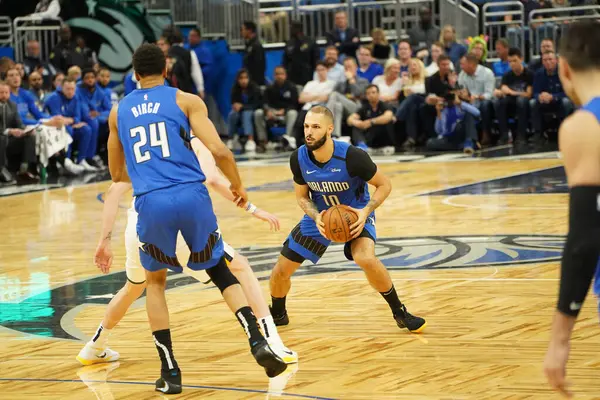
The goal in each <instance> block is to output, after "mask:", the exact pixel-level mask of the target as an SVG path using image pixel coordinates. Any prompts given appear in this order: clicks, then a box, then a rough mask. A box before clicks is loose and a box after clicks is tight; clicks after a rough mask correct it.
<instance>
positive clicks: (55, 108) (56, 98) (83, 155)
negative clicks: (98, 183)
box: [45, 78, 97, 171]
mask: <svg viewBox="0 0 600 400" xmlns="http://www.w3.org/2000/svg"><path fill="white" fill-rule="evenodd" d="M75 88H76V82H75V81H74V80H72V79H69V78H67V79H65V81H64V82H63V84H62V87H61V88H60V89H58V90H57V91H56V92H54V93H52V94H51V95H49V96H48V97H47V98H46V103H45V109H46V110H47V111H48V112H49V113H50V115H52V116H56V117H60V116H61V115H62V120H63V122H64V125H65V127H66V129H67V132H68V133H69V135H71V137H72V138H73V139H76V140H77V141H78V144H79V148H78V153H77V164H78V165H79V166H80V167H82V168H83V169H84V170H85V171H97V169H96V168H94V167H92V166H91V165H89V164H88V163H87V161H86V159H91V158H92V157H93V156H94V154H90V153H89V149H90V148H91V145H90V142H91V138H92V129H91V128H90V127H89V125H88V124H86V123H85V122H83V115H82V114H83V110H82V106H81V104H80V102H79V101H78V98H77V96H76V95H75ZM71 152H72V146H69V150H68V152H67V159H66V160H65V168H67V169H69V168H70V164H71V161H70V160H71Z"/></svg>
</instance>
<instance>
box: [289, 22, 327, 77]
mask: <svg viewBox="0 0 600 400" xmlns="http://www.w3.org/2000/svg"><path fill="white" fill-rule="evenodd" d="M319 57H320V53H319V47H318V46H317V45H316V43H315V42H314V41H313V40H312V39H310V38H308V37H306V36H305V35H304V32H303V31H302V22H300V21H293V22H292V24H291V28H290V40H288V41H287V42H286V44H285V49H284V50H283V60H282V64H283V66H284V68H285V69H286V70H287V71H288V76H289V78H290V80H291V81H292V82H294V83H295V84H296V85H300V86H304V85H306V82H308V81H310V80H311V79H312V76H313V72H314V70H315V68H316V66H317V61H319Z"/></svg>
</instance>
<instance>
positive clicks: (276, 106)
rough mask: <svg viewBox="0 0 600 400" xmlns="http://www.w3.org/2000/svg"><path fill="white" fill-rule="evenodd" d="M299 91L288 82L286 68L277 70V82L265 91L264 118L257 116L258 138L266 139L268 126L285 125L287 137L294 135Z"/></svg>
mask: <svg viewBox="0 0 600 400" xmlns="http://www.w3.org/2000/svg"><path fill="white" fill-rule="evenodd" d="M297 108H298V89H297V88H296V85H295V84H294V83H293V82H292V81H290V80H288V78H287V72H286V70H285V68H284V67H282V66H279V67H277V68H275V80H274V82H273V84H272V85H270V86H268V87H267V89H266V90H265V102H264V118H259V117H260V115H256V116H255V118H256V131H257V136H259V137H263V138H266V137H267V136H268V135H267V126H273V125H275V124H276V123H285V128H286V131H285V132H286V135H287V136H293V135H294V124H295V123H296V118H297V117H298V111H297Z"/></svg>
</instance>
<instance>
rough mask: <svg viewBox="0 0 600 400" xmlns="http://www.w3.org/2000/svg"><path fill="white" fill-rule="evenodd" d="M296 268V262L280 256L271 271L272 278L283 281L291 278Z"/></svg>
mask: <svg viewBox="0 0 600 400" xmlns="http://www.w3.org/2000/svg"><path fill="white" fill-rule="evenodd" d="M295 270H296V267H295V264H294V263H292V261H290V260H288V259H287V258H285V257H279V260H277V264H275V267H273V271H272V272H271V280H275V281H281V280H287V279H290V277H291V276H292V275H293V273H294V271H295Z"/></svg>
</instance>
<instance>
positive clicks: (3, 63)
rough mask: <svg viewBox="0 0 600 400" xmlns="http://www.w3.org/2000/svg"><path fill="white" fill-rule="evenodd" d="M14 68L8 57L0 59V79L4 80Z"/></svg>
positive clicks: (13, 63)
mask: <svg viewBox="0 0 600 400" xmlns="http://www.w3.org/2000/svg"><path fill="white" fill-rule="evenodd" d="M14 67H15V62H14V61H13V60H12V59H11V58H8V57H1V58H0V79H4V78H5V77H6V73H7V72H8V70H9V69H11V68H14Z"/></svg>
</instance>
